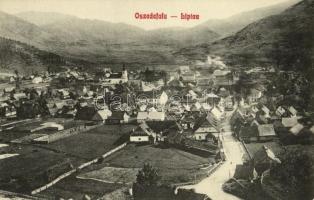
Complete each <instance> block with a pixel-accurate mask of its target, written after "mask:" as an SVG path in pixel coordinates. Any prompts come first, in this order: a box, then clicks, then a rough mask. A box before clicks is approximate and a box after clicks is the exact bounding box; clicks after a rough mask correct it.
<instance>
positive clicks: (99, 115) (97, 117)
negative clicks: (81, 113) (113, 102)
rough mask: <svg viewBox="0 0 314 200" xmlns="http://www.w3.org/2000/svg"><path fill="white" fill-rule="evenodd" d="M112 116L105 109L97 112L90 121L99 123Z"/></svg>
mask: <svg viewBox="0 0 314 200" xmlns="http://www.w3.org/2000/svg"><path fill="white" fill-rule="evenodd" d="M111 115H112V112H111V111H110V110H108V109H105V110H98V111H97V112H96V113H95V114H94V116H93V118H92V120H93V121H99V122H105V121H106V120H107V119H108V117H110V116H111Z"/></svg>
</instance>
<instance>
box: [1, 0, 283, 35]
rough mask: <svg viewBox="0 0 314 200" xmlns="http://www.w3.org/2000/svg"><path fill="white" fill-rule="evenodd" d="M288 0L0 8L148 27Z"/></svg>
mask: <svg viewBox="0 0 314 200" xmlns="http://www.w3.org/2000/svg"><path fill="white" fill-rule="evenodd" d="M284 1H286V0H0V10H2V11H4V12H8V13H12V14H14V13H18V12H24V11H42V12H60V13H64V14H70V15H74V16H77V17H80V18H90V19H101V20H105V21H111V22H124V23H128V24H133V25H136V26H139V27H142V28H145V29H152V28H161V27H169V26H184V27H188V26H194V25H196V24H199V23H202V22H204V21H206V20H208V19H211V18H226V17H228V16H231V15H234V14H236V13H240V12H243V11H248V10H253V9H255V8H259V7H264V6H268V5H273V4H277V3H280V2H284ZM135 12H140V13H150V12H154V13H155V12H164V13H167V14H168V19H167V20H138V19H135V17H134V14H135ZM181 12H186V13H194V14H199V15H200V20H195V21H193V20H191V21H183V20H180V19H179V18H170V15H177V16H180V13H181Z"/></svg>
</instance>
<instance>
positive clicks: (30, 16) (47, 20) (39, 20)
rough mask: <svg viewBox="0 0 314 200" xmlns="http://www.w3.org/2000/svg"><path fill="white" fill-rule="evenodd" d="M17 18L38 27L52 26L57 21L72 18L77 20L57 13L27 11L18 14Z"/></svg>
mask: <svg viewBox="0 0 314 200" xmlns="http://www.w3.org/2000/svg"><path fill="white" fill-rule="evenodd" d="M15 16H17V17H19V18H21V19H23V20H25V21H28V22H30V23H32V24H35V25H37V26H43V25H47V24H52V23H55V22H57V21H62V20H67V19H71V18H75V17H73V16H71V15H65V14H61V13H56V12H39V11H36V12H35V11H27V12H20V13H17V14H16V15H15Z"/></svg>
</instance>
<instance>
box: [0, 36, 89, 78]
mask: <svg viewBox="0 0 314 200" xmlns="http://www.w3.org/2000/svg"><path fill="white" fill-rule="evenodd" d="M88 65H91V63H86V62H84V61H81V60H74V59H70V58H65V57H62V56H59V55H57V54H54V53H50V52H47V51H42V50H39V49H38V48H36V47H33V46H30V45H27V44H25V43H22V42H18V41H14V40H11V39H6V38H3V37H0V72H2V73H3V72H9V73H10V72H11V73H12V72H14V70H18V71H19V72H20V73H21V74H28V75H29V74H31V73H33V72H36V71H37V72H44V71H47V69H48V67H50V66H51V67H52V68H53V70H54V71H59V70H61V69H62V68H63V67H66V66H67V67H73V66H82V67H83V66H88Z"/></svg>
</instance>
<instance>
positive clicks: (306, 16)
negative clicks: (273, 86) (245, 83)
mask: <svg viewBox="0 0 314 200" xmlns="http://www.w3.org/2000/svg"><path fill="white" fill-rule="evenodd" d="M208 54H215V55H220V56H222V57H223V58H224V59H225V61H226V62H227V63H229V64H230V65H233V66H242V67H253V66H256V65H264V66H265V65H273V66H276V67H278V68H281V69H285V70H298V71H303V72H305V74H306V75H313V76H314V74H311V73H313V69H312V68H313V67H312V65H313V60H314V0H304V1H302V2H300V3H297V4H296V5H294V6H292V7H291V8H289V9H287V10H285V11H284V12H282V13H280V14H278V15H273V16H270V17H267V18H264V19H262V20H259V21H257V22H254V23H251V24H250V25H248V26H247V27H245V28H244V29H243V30H241V31H239V32H238V33H236V34H234V35H232V36H229V37H227V38H224V39H222V40H218V41H215V42H213V43H211V44H210V45H208V44H202V45H198V46H194V47H190V48H184V49H182V50H180V51H179V52H177V53H176V55H177V57H178V58H179V59H183V58H184V59H185V60H190V59H194V60H195V59H205V58H206V56H207V55H208ZM311 70H312V71H311ZM306 72H309V73H306Z"/></svg>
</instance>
